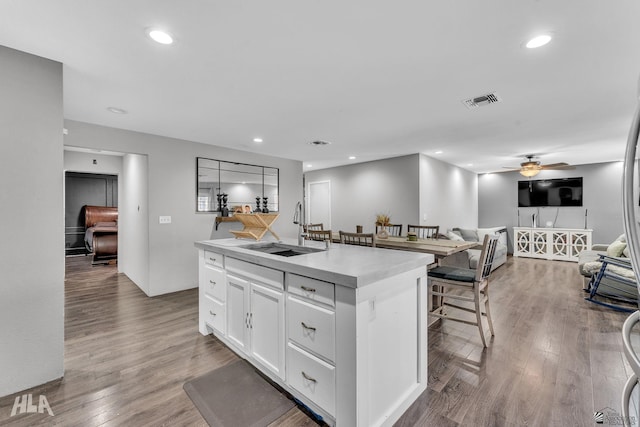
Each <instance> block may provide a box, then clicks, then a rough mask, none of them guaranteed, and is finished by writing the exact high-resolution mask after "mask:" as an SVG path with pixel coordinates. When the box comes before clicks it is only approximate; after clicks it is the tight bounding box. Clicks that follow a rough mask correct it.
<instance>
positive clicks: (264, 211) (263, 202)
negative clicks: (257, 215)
mask: <svg viewBox="0 0 640 427" xmlns="http://www.w3.org/2000/svg"><path fill="white" fill-rule="evenodd" d="M267 199H268V197H263V198H262V213H269V208H268V207H267Z"/></svg>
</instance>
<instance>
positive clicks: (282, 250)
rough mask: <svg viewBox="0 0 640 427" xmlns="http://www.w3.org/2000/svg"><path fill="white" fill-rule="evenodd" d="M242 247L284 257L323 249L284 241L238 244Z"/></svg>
mask: <svg viewBox="0 0 640 427" xmlns="http://www.w3.org/2000/svg"><path fill="white" fill-rule="evenodd" d="M240 247H241V248H244V249H251V250H252V251H258V252H262V253H265V254H271V255H280V256H285V257H290V256H296V255H306V254H311V253H314V252H322V251H324V249H320V248H311V247H308V246H296V245H287V244H285V243H273V242H271V243H252V244H250V245H243V246H240Z"/></svg>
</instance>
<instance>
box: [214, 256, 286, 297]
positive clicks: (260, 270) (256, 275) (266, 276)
mask: <svg viewBox="0 0 640 427" xmlns="http://www.w3.org/2000/svg"><path fill="white" fill-rule="evenodd" d="M225 265H226V269H227V271H229V272H233V273H237V274H240V275H242V276H244V277H246V278H247V279H250V280H254V281H257V282H260V283H262V284H265V285H269V286H272V287H274V288H276V289H280V290H284V273H283V272H282V271H279V270H274V269H273V268H269V267H263V266H261V265H258V264H252V263H250V262H246V261H241V260H239V259H235V258H227V259H225Z"/></svg>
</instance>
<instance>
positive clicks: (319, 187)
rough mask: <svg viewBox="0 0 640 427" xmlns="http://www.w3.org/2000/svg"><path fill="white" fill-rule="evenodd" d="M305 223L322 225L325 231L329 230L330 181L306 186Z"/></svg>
mask: <svg viewBox="0 0 640 427" xmlns="http://www.w3.org/2000/svg"><path fill="white" fill-rule="evenodd" d="M307 223H308V224H318V223H322V224H323V225H324V229H325V230H331V181H317V182H310V183H309V184H308V185H307Z"/></svg>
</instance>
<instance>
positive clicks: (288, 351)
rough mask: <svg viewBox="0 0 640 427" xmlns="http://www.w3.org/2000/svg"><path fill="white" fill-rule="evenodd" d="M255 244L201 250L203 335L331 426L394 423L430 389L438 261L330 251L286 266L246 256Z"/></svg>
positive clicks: (351, 249) (229, 242)
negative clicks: (430, 269) (430, 295)
mask: <svg viewBox="0 0 640 427" xmlns="http://www.w3.org/2000/svg"><path fill="white" fill-rule="evenodd" d="M254 243H255V242H254ZM285 243H287V244H295V243H293V242H290V241H285ZM309 243H310V245H309V246H311V247H314V246H315V247H318V248H320V249H322V248H323V246H322V245H318V244H317V243H316V244H314V242H309ZM250 244H251V242H250V241H247V240H242V239H221V240H208V241H199V242H196V243H195V246H196V247H197V248H198V249H199V269H200V316H199V317H200V321H199V329H200V332H201V333H202V334H205V335H206V334H209V333H212V332H213V334H214V335H215V336H216V337H217V338H219V339H220V340H221V341H222V342H224V343H225V344H227V345H228V346H229V347H230V348H231V349H232V350H234V351H235V352H236V353H238V354H239V355H240V356H241V357H243V358H246V359H247V360H248V361H249V362H251V363H253V364H254V366H256V367H257V368H259V369H260V370H261V371H262V372H263V373H265V374H266V375H267V376H269V377H270V378H271V379H272V380H274V381H275V382H277V383H278V384H279V385H280V386H282V387H283V388H284V389H285V390H287V391H288V392H290V393H291V394H293V395H294V396H295V397H296V398H298V399H299V400H301V401H302V402H303V403H304V404H306V405H307V406H309V407H310V408H311V409H312V410H313V411H315V412H317V413H318V414H320V415H321V416H322V417H323V418H324V420H325V421H326V422H327V423H328V424H330V425H334V424H335V425H344V426H375V425H391V424H393V422H394V421H396V420H397V419H398V418H399V417H400V416H401V415H402V413H404V411H405V410H406V409H407V408H408V407H409V406H410V405H411V403H413V402H414V401H415V399H417V397H418V396H419V395H420V394H421V393H422V392H423V391H424V390H425V389H426V384H427V312H428V307H427V287H426V285H427V282H426V281H427V277H426V275H427V269H426V266H427V265H428V264H430V263H432V262H433V256H432V255H429V254H422V253H415V252H404V251H396V250H389V249H380V248H368V247H356V246H348V245H332V246H331V247H330V248H329V249H327V250H322V251H317V252H312V253H305V254H301V255H296V256H290V257H284V256H279V255H273V254H268V253H262V252H259V251H256V250H253V249H251V248H247V247H242V246H248V245H250ZM212 283H215V285H212ZM265 308H266V309H265ZM246 319H250V321H246ZM266 325H268V327H266ZM266 335H268V336H266Z"/></svg>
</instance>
